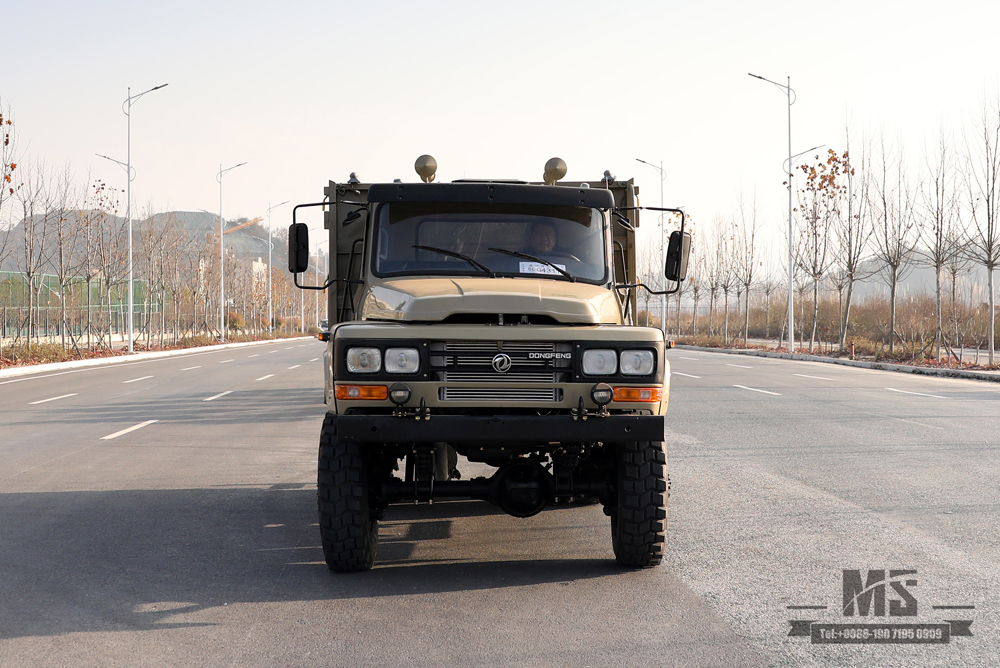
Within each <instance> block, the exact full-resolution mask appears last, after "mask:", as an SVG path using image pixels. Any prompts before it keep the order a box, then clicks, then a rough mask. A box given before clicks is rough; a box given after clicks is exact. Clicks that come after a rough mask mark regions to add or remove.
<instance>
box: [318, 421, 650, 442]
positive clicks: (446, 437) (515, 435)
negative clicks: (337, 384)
mask: <svg viewBox="0 0 1000 668" xmlns="http://www.w3.org/2000/svg"><path fill="white" fill-rule="evenodd" d="M333 417H334V418H335V421H336V428H337V438H338V440H340V441H343V442H347V443H431V442H434V441H446V442H449V443H470V444H481V445H488V444H504V443H507V444H512V443H523V444H531V443H594V442H602V443H621V442H627V441H663V440H664V427H665V421H664V417H663V416H662V415H610V416H607V417H589V418H587V419H586V420H582V419H576V418H574V417H573V416H570V415H488V416H479V415H477V416H471V415H432V416H431V417H430V419H429V420H423V419H421V420H417V419H415V418H413V417H393V416H391V415H336V416H333Z"/></svg>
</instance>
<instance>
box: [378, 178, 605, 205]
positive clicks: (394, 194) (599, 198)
mask: <svg viewBox="0 0 1000 668" xmlns="http://www.w3.org/2000/svg"><path fill="white" fill-rule="evenodd" d="M368 201H369V202H496V203H499V204H550V205H562V206H586V207H594V208H599V209H608V208H611V207H613V206H614V205H615V200H614V196H613V195H612V194H611V191H610V190H605V189H604V188H581V187H579V186H543V185H535V184H511V183H496V182H483V183H373V184H372V185H371V186H369V188H368Z"/></svg>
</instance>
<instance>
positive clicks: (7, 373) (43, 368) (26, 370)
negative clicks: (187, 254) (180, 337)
mask: <svg viewBox="0 0 1000 668" xmlns="http://www.w3.org/2000/svg"><path fill="white" fill-rule="evenodd" d="M304 339H313V340H315V339H316V337H315V336H296V337H293V338H288V339H267V340H266V341H243V342H240V343H219V344H216V345H214V346H201V347H196V348H181V349H179V350H158V351H155V352H151V353H135V354H133V355H116V356H115V357H100V358H97V359H87V360H73V361H71V362H50V363H48V364H31V365H27V366H15V367H11V368H9V369H2V370H0V378H16V377H18V376H29V375H31V374H35V373H46V372H51V371H65V370H67V369H82V368H86V367H92V366H104V365H106V364H122V363H125V362H145V361H147V360H154V359H160V358H164V357H177V356H180V355H190V354H192V353H208V352H212V351H213V350H224V349H226V348H246V347H248V346H261V345H264V344H267V343H283V342H286V341H302V340H304Z"/></svg>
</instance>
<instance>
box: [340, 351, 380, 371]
mask: <svg viewBox="0 0 1000 668" xmlns="http://www.w3.org/2000/svg"><path fill="white" fill-rule="evenodd" d="M347 370H348V371H350V372H351V373H378V372H379V371H381V370H382V352H381V351H380V350H379V349H378V348H348V349H347Z"/></svg>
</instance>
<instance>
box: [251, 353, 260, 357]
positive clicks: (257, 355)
mask: <svg viewBox="0 0 1000 668" xmlns="http://www.w3.org/2000/svg"><path fill="white" fill-rule="evenodd" d="M250 357H260V353H257V354H256V355H251V356H250Z"/></svg>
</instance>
